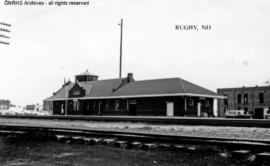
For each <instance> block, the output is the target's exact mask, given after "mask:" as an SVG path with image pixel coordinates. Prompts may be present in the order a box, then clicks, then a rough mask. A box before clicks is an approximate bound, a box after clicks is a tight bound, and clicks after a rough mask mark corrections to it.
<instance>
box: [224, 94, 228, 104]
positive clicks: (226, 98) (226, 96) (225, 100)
mask: <svg viewBox="0 0 270 166" xmlns="http://www.w3.org/2000/svg"><path fill="white" fill-rule="evenodd" d="M224 97H225V99H224V105H228V95H224Z"/></svg>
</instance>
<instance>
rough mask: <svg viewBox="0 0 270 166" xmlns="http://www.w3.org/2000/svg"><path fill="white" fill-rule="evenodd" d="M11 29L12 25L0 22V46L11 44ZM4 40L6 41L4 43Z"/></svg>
mask: <svg viewBox="0 0 270 166" xmlns="http://www.w3.org/2000/svg"><path fill="white" fill-rule="evenodd" d="M10 27H11V24H8V23H4V22H0V44H5V45H9V44H10V43H9V42H8V40H9V39H10V37H9V36H8V34H9V33H10V30H9V28H10ZM3 39H4V40H6V41H3Z"/></svg>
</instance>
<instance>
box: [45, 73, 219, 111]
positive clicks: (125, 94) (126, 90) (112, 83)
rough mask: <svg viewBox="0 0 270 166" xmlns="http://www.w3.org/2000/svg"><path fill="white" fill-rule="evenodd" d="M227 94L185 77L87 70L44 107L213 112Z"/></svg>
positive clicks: (70, 109)
mask: <svg viewBox="0 0 270 166" xmlns="http://www.w3.org/2000/svg"><path fill="white" fill-rule="evenodd" d="M223 98H224V96H221V95H218V94H216V93H215V92H212V91H210V90H208V89H205V88H203V87H200V86H198V85H196V84H193V83H191V82H188V81H186V80H184V79H181V78H165V79H152V80H140V81H136V80H135V79H134V78H133V74H132V73H129V74H127V76H126V77H125V78H116V79H104V80H99V79H98V76H97V75H95V74H92V73H90V72H88V71H85V72H83V73H81V74H78V75H76V76H75V82H74V83H72V82H70V81H68V82H65V83H64V85H62V87H61V88H60V89H59V90H58V91H57V92H55V93H53V96H51V97H49V98H47V99H45V100H44V107H46V108H48V109H51V111H52V114H53V115H151V116H213V115H214V113H213V111H214V104H213V103H214V99H223Z"/></svg>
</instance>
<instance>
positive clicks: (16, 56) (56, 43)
mask: <svg viewBox="0 0 270 166" xmlns="http://www.w3.org/2000/svg"><path fill="white" fill-rule="evenodd" d="M39 1H44V2H46V1H47V0H39ZM269 16H270V2H269V1H267V0H219V1H216V0H168V1H164V0H91V1H90V3H89V5H85V6H83V5H82V6H55V5H52V6H48V5H44V6H35V5H32V6H26V5H22V6H18V5H5V4H4V0H3V1H1V2H0V22H7V23H10V24H11V25H12V26H11V27H10V28H9V29H10V31H11V33H9V36H10V37H11V39H9V40H8V41H9V42H10V45H3V44H0V57H1V61H0V62H1V65H0V75H1V77H0V82H1V86H0V99H9V100H11V102H12V103H13V104H16V105H22V106H24V105H26V104H35V103H42V100H43V99H45V98H47V97H50V96H51V95H52V94H53V92H55V91H57V90H58V89H59V88H61V86H62V84H63V82H64V78H69V79H71V80H72V81H74V76H75V75H76V74H79V73H81V72H83V71H85V70H86V69H88V70H89V71H91V72H92V73H95V74H97V75H99V79H110V78H117V77H118V76H119V52H120V51H119V49H120V26H119V25H118V23H119V22H120V19H121V18H123V71H122V73H123V74H122V76H123V77H124V76H126V75H127V73H129V72H131V73H133V74H134V78H135V80H145V79H156V78H170V77H180V78H182V79H185V80H188V81H190V82H193V83H195V84H198V85H200V86H202V87H205V88H207V89H210V90H212V91H216V89H217V88H227V87H242V86H255V85H264V81H266V80H269V79H270V74H269V71H270V65H269V63H270V47H269V46H270V22H269ZM176 25H198V26H199V27H201V25H211V29H210V30H202V29H199V30H176V28H175V26H176ZM1 40H3V39H1Z"/></svg>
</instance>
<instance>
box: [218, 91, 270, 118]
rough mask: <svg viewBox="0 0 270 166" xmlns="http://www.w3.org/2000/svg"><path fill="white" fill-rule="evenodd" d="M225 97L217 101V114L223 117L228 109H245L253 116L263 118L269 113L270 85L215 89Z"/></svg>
mask: <svg viewBox="0 0 270 166" xmlns="http://www.w3.org/2000/svg"><path fill="white" fill-rule="evenodd" d="M217 92H218V94H219V95H223V96H224V97H225V99H224V100H219V102H218V114H219V116H220V117H223V116H224V114H225V112H226V111H228V110H240V109H242V110H245V112H246V113H247V112H248V113H251V114H252V115H253V117H254V118H258V119H263V118H264V117H265V115H266V114H270V112H269V109H270V86H254V87H241V88H223V89H218V90H217Z"/></svg>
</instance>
